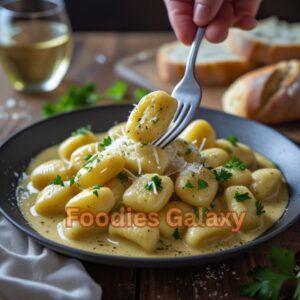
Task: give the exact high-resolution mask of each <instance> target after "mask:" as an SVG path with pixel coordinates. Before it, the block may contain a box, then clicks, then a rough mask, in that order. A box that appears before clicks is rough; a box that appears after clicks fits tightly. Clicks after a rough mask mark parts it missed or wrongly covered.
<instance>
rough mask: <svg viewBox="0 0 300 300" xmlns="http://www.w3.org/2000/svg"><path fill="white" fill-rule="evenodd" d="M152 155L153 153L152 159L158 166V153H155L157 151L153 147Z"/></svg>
mask: <svg viewBox="0 0 300 300" xmlns="http://www.w3.org/2000/svg"><path fill="white" fill-rule="evenodd" d="M153 153H154V158H155V161H156V164H157V165H159V164H160V162H159V156H158V153H157V149H156V148H155V147H153Z"/></svg>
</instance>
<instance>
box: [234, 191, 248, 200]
mask: <svg viewBox="0 0 300 300" xmlns="http://www.w3.org/2000/svg"><path fill="white" fill-rule="evenodd" d="M234 199H235V200H236V201H237V202H243V201H246V200H249V199H251V197H250V195H249V193H244V194H241V193H239V192H236V193H235V195H234Z"/></svg>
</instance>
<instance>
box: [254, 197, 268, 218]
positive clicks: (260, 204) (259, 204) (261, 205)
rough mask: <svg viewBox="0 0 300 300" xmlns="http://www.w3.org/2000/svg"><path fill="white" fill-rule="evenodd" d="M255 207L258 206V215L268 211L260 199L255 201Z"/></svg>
mask: <svg viewBox="0 0 300 300" xmlns="http://www.w3.org/2000/svg"><path fill="white" fill-rule="evenodd" d="M255 207H256V215H257V216H260V215H262V214H264V213H265V212H266V211H265V208H264V206H263V204H262V203H261V202H259V201H256V202H255Z"/></svg>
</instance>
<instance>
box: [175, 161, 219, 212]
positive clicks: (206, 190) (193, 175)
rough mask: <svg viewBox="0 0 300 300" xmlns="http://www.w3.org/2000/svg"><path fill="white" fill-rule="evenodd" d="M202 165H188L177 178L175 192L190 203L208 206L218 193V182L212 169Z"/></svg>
mask: <svg viewBox="0 0 300 300" xmlns="http://www.w3.org/2000/svg"><path fill="white" fill-rule="evenodd" d="M201 166H202V165H199V166H198V165H188V166H187V167H186V168H185V169H183V170H182V171H181V172H180V173H179V174H178V177H177V179H176V182H175V192H176V194H177V196H178V197H179V198H180V199H181V200H182V201H184V202H186V203H188V204H191V205H194V206H201V207H206V206H209V205H210V203H211V202H212V201H213V199H214V198H215V196H216V194H217V191H218V182H217V180H216V179H215V177H214V175H213V173H212V172H211V171H210V170H208V169H206V168H204V167H201Z"/></svg>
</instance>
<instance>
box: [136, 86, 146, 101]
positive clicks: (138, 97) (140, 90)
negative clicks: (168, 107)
mask: <svg viewBox="0 0 300 300" xmlns="http://www.w3.org/2000/svg"><path fill="white" fill-rule="evenodd" d="M148 93H149V92H148V91H147V90H145V89H143V88H137V89H135V90H134V91H133V98H134V102H135V103H138V102H139V101H140V100H141V99H142V98H143V97H144V96H146V95H147V94H148Z"/></svg>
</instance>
